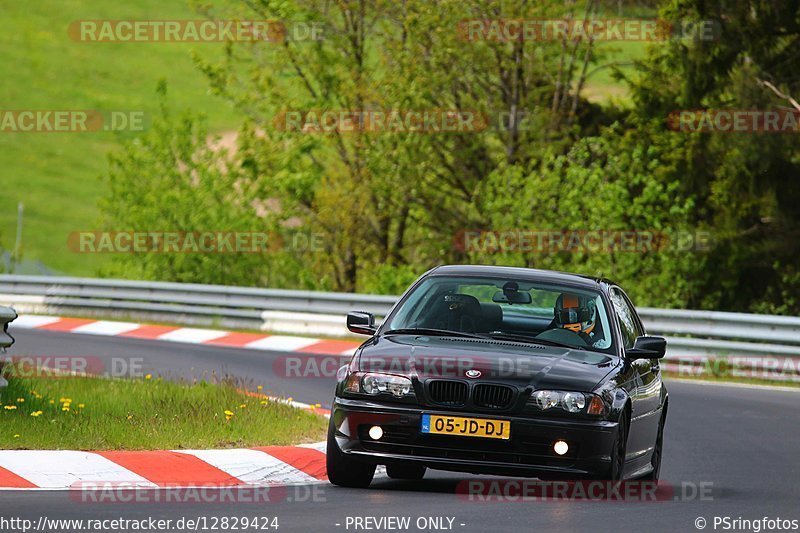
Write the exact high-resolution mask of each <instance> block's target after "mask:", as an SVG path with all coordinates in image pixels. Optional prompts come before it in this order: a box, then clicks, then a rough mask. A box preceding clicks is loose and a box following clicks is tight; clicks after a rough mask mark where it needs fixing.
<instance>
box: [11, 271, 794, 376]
mask: <svg viewBox="0 0 800 533" xmlns="http://www.w3.org/2000/svg"><path fill="white" fill-rule="evenodd" d="M396 300H397V297H396V296H377V295H366V294H350V293H333V292H316V291H295V290H281V289H260V288H248V287H227V286H222V285H199V284H191V283H169V282H146V281H129V280H113V279H87V278H67V277H42V276H16V275H0V305H13V306H14V307H15V308H16V309H17V311H18V312H20V313H33V314H61V315H78V316H98V317H105V318H124V319H133V320H140V321H150V322H167V323H177V324H188V325H205V326H219V327H224V328H243V329H261V330H267V331H275V332H280V333H291V334H312V335H322V336H331V337H345V336H349V334H348V332H347V330H346V328H345V315H346V313H347V312H348V311H352V310H360V311H369V312H371V313H374V314H375V315H376V316H377V317H379V319H380V318H381V317H384V316H386V315H387V314H388V312H389V311H390V309H391V308H392V306H393V305H394V303H395V302H396ZM639 311H640V314H641V316H642V319H643V320H644V322H645V325H646V327H647V331H648V333H649V334H652V335H663V336H665V337H667V340H668V345H669V348H668V353H667V356H668V359H669V360H673V361H677V360H679V359H680V360H681V362H682V363H684V364H690V362H691V361H700V362H702V361H705V360H707V359H708V358H709V357H710V358H726V357H729V358H736V360H737V361H743V360H758V359H769V360H770V361H771V363H770V364H772V365H773V366H774V365H775V364H777V365H780V366H782V367H785V366H786V365H787V361H788V364H789V366H791V365H794V363H795V362H797V363H798V364H797V365H794V367H793V368H798V367H800V317H785V316H772V315H756V314H745V313H726V312H716V311H687V310H679V309H654V308H640V310H639ZM789 373H790V374H798V372H789Z"/></svg>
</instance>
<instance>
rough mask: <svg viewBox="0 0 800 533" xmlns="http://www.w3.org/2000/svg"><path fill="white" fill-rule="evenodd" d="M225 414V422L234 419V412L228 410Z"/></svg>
mask: <svg viewBox="0 0 800 533" xmlns="http://www.w3.org/2000/svg"><path fill="white" fill-rule="evenodd" d="M224 413H225V420H230V419H231V418H233V411H229V410H228V409H226V410H225V411H224Z"/></svg>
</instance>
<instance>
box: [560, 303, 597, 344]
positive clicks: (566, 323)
mask: <svg viewBox="0 0 800 533" xmlns="http://www.w3.org/2000/svg"><path fill="white" fill-rule="evenodd" d="M553 315H554V319H553V321H554V324H555V326H556V327H558V328H562V329H568V330H570V331H574V332H575V333H577V334H579V335H580V336H581V337H583V338H584V340H586V342H587V343H588V344H589V345H594V344H595V343H596V342H598V341H600V340H601V338H602V336H601V335H599V334H598V333H599V332H598V331H596V330H595V326H596V325H597V304H596V302H595V299H594V298H592V297H591V296H579V295H577V294H570V293H567V292H565V293H563V294H561V295H560V296H559V297H558V299H556V304H555V307H554V308H553Z"/></svg>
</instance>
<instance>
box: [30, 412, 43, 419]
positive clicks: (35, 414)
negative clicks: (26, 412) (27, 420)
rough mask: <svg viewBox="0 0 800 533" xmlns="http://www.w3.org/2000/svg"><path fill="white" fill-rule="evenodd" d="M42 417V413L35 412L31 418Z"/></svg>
mask: <svg viewBox="0 0 800 533" xmlns="http://www.w3.org/2000/svg"><path fill="white" fill-rule="evenodd" d="M41 415H42V412H41V411H34V412H32V413H31V416H32V417H34V418H36V417H37V416H41Z"/></svg>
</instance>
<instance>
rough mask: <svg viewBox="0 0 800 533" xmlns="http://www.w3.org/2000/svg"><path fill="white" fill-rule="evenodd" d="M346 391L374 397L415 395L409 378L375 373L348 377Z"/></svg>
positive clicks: (363, 373) (359, 373) (361, 373)
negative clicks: (382, 395)
mask: <svg viewBox="0 0 800 533" xmlns="http://www.w3.org/2000/svg"><path fill="white" fill-rule="evenodd" d="M344 389H345V390H346V391H347V392H362V393H365V394H372V395H375V394H391V395H392V396H395V397H396V398H402V397H403V396H408V395H413V394H414V391H413V389H412V387H411V380H410V379H409V378H407V377H405V376H395V375H393V374H378V373H374V372H354V373H352V374H350V375H349V376H348V377H347V382H346V383H345V387H344Z"/></svg>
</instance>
